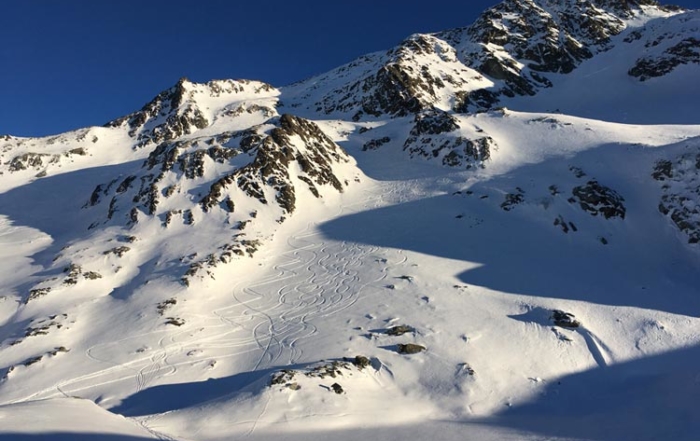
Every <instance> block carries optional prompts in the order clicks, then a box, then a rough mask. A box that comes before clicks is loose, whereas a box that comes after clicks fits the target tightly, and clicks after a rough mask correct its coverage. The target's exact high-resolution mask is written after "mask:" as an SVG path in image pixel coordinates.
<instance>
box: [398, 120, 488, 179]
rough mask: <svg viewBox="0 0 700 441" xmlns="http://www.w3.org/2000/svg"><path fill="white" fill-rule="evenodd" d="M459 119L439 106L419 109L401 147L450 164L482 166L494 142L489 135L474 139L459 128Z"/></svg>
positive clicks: (452, 165) (451, 165)
mask: <svg viewBox="0 0 700 441" xmlns="http://www.w3.org/2000/svg"><path fill="white" fill-rule="evenodd" d="M459 129H460V126H459V121H458V119H457V118H456V117H455V116H453V115H450V114H449V113H448V112H445V111H443V110H440V109H436V108H431V109H427V110H424V111H422V112H420V113H418V114H417V115H416V116H415V118H414V125H413V128H412V129H411V132H410V134H409V137H408V139H406V142H405V143H404V147H403V148H404V150H406V151H408V152H409V154H410V156H411V157H412V158H415V157H423V158H426V159H437V160H439V161H440V162H441V163H442V164H443V165H446V166H450V167H464V168H467V169H469V168H472V167H483V166H484V163H485V161H487V160H488V159H490V157H491V151H492V150H494V149H496V148H497V147H496V143H495V141H494V140H493V138H491V137H490V136H480V137H476V138H473V139H470V138H469V137H466V136H462V135H461V133H460V132H459Z"/></svg>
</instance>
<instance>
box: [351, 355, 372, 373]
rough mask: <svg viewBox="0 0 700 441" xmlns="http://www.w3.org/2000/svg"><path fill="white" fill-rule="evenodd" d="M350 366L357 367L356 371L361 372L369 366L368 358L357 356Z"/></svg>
mask: <svg viewBox="0 0 700 441" xmlns="http://www.w3.org/2000/svg"><path fill="white" fill-rule="evenodd" d="M352 364H354V365H355V366H356V367H357V369H359V370H362V369H364V368H366V367H367V366H369V365H370V361H369V358H367V357H365V356H363V355H358V356H356V357H355V359H354V360H353V362H352Z"/></svg>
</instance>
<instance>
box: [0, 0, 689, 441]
mask: <svg viewBox="0 0 700 441" xmlns="http://www.w3.org/2000/svg"><path fill="white" fill-rule="evenodd" d="M581 8H583V9H581ZM499 14H500V15H499ZM582 14H583V15H582ZM572 16H573V17H579V18H580V19H581V20H582V21H581V22H571V21H570V20H569V19H570V18H571V17H572ZM567 17H569V18H567ZM586 20H588V21H586ZM591 23H593V24H591ZM596 23H597V25H596ZM697 23H698V18H697V12H696V11H688V12H684V11H676V10H672V9H668V8H660V7H657V6H655V5H653V4H652V2H648V1H643V2H625V3H624V5H622V6H621V5H620V4H618V3H617V2H604V1H595V2H590V1H587V2H568V1H567V2H563V3H562V4H561V5H559V6H557V4H555V3H554V2H549V1H545V0H537V1H533V0H528V1H526V0H517V1H516V0H509V1H507V2H504V3H503V4H502V5H500V6H499V7H497V8H495V9H492V10H490V11H487V12H486V13H485V15H484V16H483V17H482V19H480V20H479V21H478V22H477V23H476V24H475V25H473V26H471V27H469V28H464V29H459V30H453V31H446V32H444V33H439V34H434V35H415V36H412V37H410V38H409V39H407V40H406V41H404V42H403V43H402V44H401V45H400V46H398V47H397V48H394V49H392V50H390V51H388V52H387V53H378V54H372V55H369V56H367V57H363V58H361V59H359V60H356V61H355V62H353V63H350V64H348V65H347V66H344V67H341V68H339V69H338V70H335V71H332V72H330V73H328V74H324V75H321V76H319V77H316V78H313V79H310V80H306V81H304V82H301V83H297V84H295V85H292V86H288V87H285V88H282V89H276V88H274V87H272V86H269V85H266V84H263V83H258V82H254V81H243V80H225V81H212V82H210V83H207V84H195V83H192V82H190V81H188V80H186V79H183V80H181V81H179V82H178V83H177V84H176V85H175V86H173V87H172V88H170V89H168V90H166V91H164V92H162V93H161V94H159V95H158V96H156V97H155V98H154V100H152V101H151V102H150V103H148V104H147V105H146V106H144V108H143V109H141V110H140V111H137V112H134V113H133V114H131V115H127V116H125V117H124V118H120V119H119V120H116V121H113V122H110V123H108V124H107V125H106V126H105V127H100V128H89V129H83V130H79V131H76V132H70V133H66V134H63V135H59V136H57V137H52V138H43V139H20V138H14V137H9V136H8V137H5V138H3V142H2V144H0V150H1V151H2V160H1V161H0V167H1V170H0V171H1V172H2V175H0V268H1V270H0V271H1V274H0V275H1V277H0V378H2V379H1V380H0V440H1V439H8V440H10V439H12V440H22V439H27V440H32V439H52V440H53V439H78V440H80V439H95V440H111V439H126V440H132V439H133V440H136V439H174V440H183V441H184V440H197V441H200V440H201V441H204V440H224V439H239V438H247V439H260V440H263V439H271V438H273V437H274V438H276V439H278V438H279V437H283V438H284V439H305V440H306V439H329V438H331V437H333V438H337V439H341V440H342V439H357V438H359V437H372V438H374V439H379V440H390V439H399V438H409V439H426V438H429V437H430V438H434V439H444V440H456V439H465V437H466V438H473V439H480V440H481V439H484V440H509V439H512V440H516V439H517V440H523V439H524V440H533V441H534V440H600V441H608V440H609V441H613V440H614V441H620V440H630V441H633V440H634V441H638V440H658V439H675V440H694V439H696V434H697V432H698V430H699V429H700V418H699V416H700V415H698V411H697V408H696V405H695V403H697V400H698V398H700V381H699V379H698V378H699V377H698V372H697V369H696V366H697V363H698V361H700V359H699V355H698V347H699V345H700V335H699V334H698V327H699V326H700V296H699V294H700V293H699V292H698V286H700V272H699V271H698V267H699V265H700V254H699V253H698V246H699V245H698V242H699V241H700V214H698V210H699V209H700V208H698V204H699V203H700V202H699V201H700V199H699V195H700V187H699V185H700V184H698V182H700V120H698V118H697V103H698V102H700V101H699V100H700V90H698V88H697V85H696V81H695V78H697V77H698V73H699V72H700V71H699V70H698V69H700V66H698V64H700V62H699V61H700V59H697V57H696V56H695V55H694V54H696V51H695V49H694V46H692V45H691V46H687V45H688V42H691V43H692V41H693V39H697V32H698V28H697ZM591 26H592V27H591ZM596 26H602V28H601V29H603V30H605V32H604V35H603V34H600V35H598V36H597V37H595V38H594V37H592V36H591V35H592V34H591V33H590V30H591V29H598V28H597V27H596ZM493 29H496V30H500V31H498V32H496V31H493ZM492 31H493V32H492ZM501 31H503V32H501ZM535 31H536V32H535ZM494 32H495V33H494ZM528 32H534V34H532V35H530V36H529V37H528V36H527V35H526V34H527V33H528ZM535 35H537V36H535ZM524 36H525V37H524ZM552 36H559V37H561V39H552V38H550V37H552ZM572 41H576V42H577V44H579V45H580V47H579V49H580V50H577V51H573V52H572V49H571V46H570V44H573V43H571V42H572ZM567 42H568V43H567ZM654 42H656V43H654ZM567 44H568V46H567ZM679 45H680V46H679ZM533 48H540V49H542V50H544V48H549V49H551V50H552V51H554V53H556V57H555V58H554V59H550V58H547V57H544V58H542V59H539V60H534V59H531V58H527V57H531V56H532V55H531V54H532V51H533V50H535V49H533ZM673 48H676V49H673ZM583 49H585V50H583ZM586 51H587V52H586ZM543 53H544V52H540V54H543ZM528 54H530V55H528ZM490 57H495V58H497V59H498V60H500V61H499V62H500V63H502V64H500V66H501V68H504V69H506V70H508V69H510V68H512V67H513V66H516V67H517V69H514V70H512V71H511V70H509V72H510V74H508V75H507V76H504V77H502V78H495V77H493V74H494V72H497V71H498V69H499V68H497V67H496V65H494V64H493V63H491V62H489V63H487V60H488V59H490ZM674 57H675V58H674ZM552 60H554V61H552ZM640 60H642V61H640ZM644 60H646V61H644ZM545 61H547V63H549V64H547V65H548V66H549V67H547V68H545V67H543V65H542V63H544V62H545ZM484 63H486V64H488V67H487V68H486V69H484ZM537 63H539V64H537ZM551 63H554V64H551ZM508 66H510V68H509V67H508ZM537 66H539V67H537ZM635 66H637V67H639V66H641V67H640V68H639V69H637V70H634V68H635ZM535 67H536V68H535ZM569 67H570V68H571V69H570V70H569ZM642 70H643V71H644V72H645V73H644V74H640V75H639V76H635V75H636V74H635V72H640V71H642ZM533 72H534V73H535V76H533ZM538 72H539V73H538ZM564 72H567V73H564ZM656 74H659V75H658V76H654V75H656ZM438 80H439V81H438ZM545 80H546V81H545ZM440 83H442V86H440ZM549 83H551V84H549ZM518 85H519V86H521V87H522V88H521V89H518V88H517V87H516V86H518ZM518 90H520V92H518ZM484 91H487V92H488V93H487V92H484ZM521 92H522V93H521ZM530 92H531V93H530ZM474 94H476V95H474ZM477 98H478V100H477V101H478V105H477V106H474V105H473V104H474V103H475V102H477V101H475V99H477ZM465 99H467V101H464V100H465ZM469 100H471V101H469ZM467 102H468V103H471V104H469V105H466V104H465V103H467ZM648 102H653V106H650V105H646V104H645V103H648ZM503 106H506V107H503ZM477 107H478V108H479V111H478V112H473V110H475V109H476V108H477ZM76 397H77V398H80V399H76ZM40 415H41V416H42V418H38V419H37V418H36V417H37V416H40ZM86 416H87V417H88V418H85V417H86Z"/></svg>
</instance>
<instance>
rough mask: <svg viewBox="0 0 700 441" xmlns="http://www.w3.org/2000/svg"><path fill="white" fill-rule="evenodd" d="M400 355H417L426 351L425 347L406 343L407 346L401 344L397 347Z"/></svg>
mask: <svg viewBox="0 0 700 441" xmlns="http://www.w3.org/2000/svg"><path fill="white" fill-rule="evenodd" d="M397 347H398V351H399V354H417V353H419V352H423V351H425V349H426V348H425V346H421V345H417V344H413V343H406V344H401V343H399V344H398V345H397Z"/></svg>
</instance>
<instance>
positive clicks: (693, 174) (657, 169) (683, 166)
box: [652, 147, 700, 244]
mask: <svg viewBox="0 0 700 441" xmlns="http://www.w3.org/2000/svg"><path fill="white" fill-rule="evenodd" d="M699 150H700V149H698V148H697V147H696V148H694V152H688V153H685V154H683V155H681V156H679V157H678V158H676V159H675V160H673V161H669V160H660V161H658V162H657V163H656V165H655V166H654V170H653V172H652V178H654V179H655V180H657V181H659V182H660V183H661V189H662V196H661V202H660V203H659V211H660V212H661V214H663V215H664V216H666V217H668V218H669V219H670V220H671V222H672V223H673V224H674V225H675V226H676V228H678V229H679V230H680V231H681V232H683V233H684V234H685V235H686V236H687V237H688V243H691V244H696V243H700V205H698V203H697V201H698V197H700V151H699Z"/></svg>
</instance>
